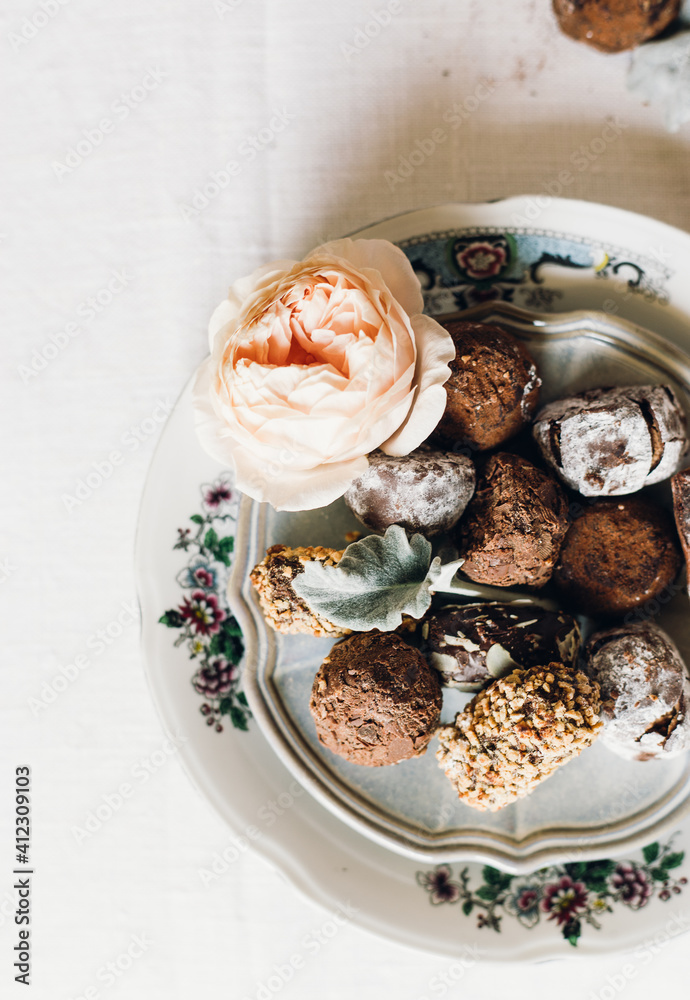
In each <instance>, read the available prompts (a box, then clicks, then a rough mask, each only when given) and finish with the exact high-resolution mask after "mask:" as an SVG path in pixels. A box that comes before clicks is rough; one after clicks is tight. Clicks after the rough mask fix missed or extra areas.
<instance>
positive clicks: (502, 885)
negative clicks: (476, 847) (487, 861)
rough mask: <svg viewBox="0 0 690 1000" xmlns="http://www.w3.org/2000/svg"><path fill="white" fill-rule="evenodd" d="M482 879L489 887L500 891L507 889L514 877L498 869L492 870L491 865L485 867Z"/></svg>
mask: <svg viewBox="0 0 690 1000" xmlns="http://www.w3.org/2000/svg"><path fill="white" fill-rule="evenodd" d="M482 878H483V879H484V881H485V882H486V883H487V884H488V885H494V886H496V887H497V888H498V889H501V890H503V889H507V888H508V887H509V885H510V883H511V881H512V879H513V876H512V875H508V874H507V873H506V872H502V871H499V870H498V868H492V867H491V866H490V865H484V867H483V868H482Z"/></svg>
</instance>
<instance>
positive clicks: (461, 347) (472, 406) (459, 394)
mask: <svg viewBox="0 0 690 1000" xmlns="http://www.w3.org/2000/svg"><path fill="white" fill-rule="evenodd" d="M443 325H444V326H445V328H446V330H448V332H449V333H450V335H451V337H452V338H453V341H454V343H455V359H454V360H453V361H451V362H450V370H451V376H450V378H449V379H448V381H447V382H446V384H445V389H446V394H447V403H446V409H445V412H444V414H443V416H442V417H441V421H440V423H439V425H438V427H437V428H436V430H435V432H434V438H435V439H438V440H441V441H444V442H446V443H448V444H451V445H457V444H465V445H468V446H469V447H470V448H474V449H478V450H480V451H481V450H484V449H486V448H495V447H496V446H497V445H499V444H503V442H504V441H507V440H508V438H511V437H513V435H515V434H517V433H518V431H520V430H522V428H523V427H524V426H525V424H528V423H529V421H530V419H531V416H532V413H533V412H534V410H535V408H536V405H537V401H538V399H539V386H540V385H541V379H540V378H539V375H538V374H537V367H536V365H535V363H534V361H533V360H532V357H531V356H530V354H529V352H528V350H527V348H526V347H525V346H524V344H522V343H521V342H520V341H519V340H517V339H516V338H515V337H513V336H512V335H511V334H509V333H506V331H505V330H502V329H501V328H500V327H499V326H492V325H490V324H487V323H469V322H466V321H463V320H447V321H446V322H444V323H443Z"/></svg>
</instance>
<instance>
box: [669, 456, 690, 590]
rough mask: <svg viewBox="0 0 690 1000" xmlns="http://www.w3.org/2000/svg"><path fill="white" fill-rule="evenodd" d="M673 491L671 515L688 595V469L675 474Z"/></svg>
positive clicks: (689, 529)
mask: <svg viewBox="0 0 690 1000" xmlns="http://www.w3.org/2000/svg"><path fill="white" fill-rule="evenodd" d="M671 487H672V489H673V513H674V515H675V518H676V527H677V528H678V535H679V536H680V544H681V545H682V546H683V554H684V555H685V564H686V566H687V585H688V593H689V594H690V469H683V471H682V472H677V473H676V474H675V476H674V477H673V479H672V480H671Z"/></svg>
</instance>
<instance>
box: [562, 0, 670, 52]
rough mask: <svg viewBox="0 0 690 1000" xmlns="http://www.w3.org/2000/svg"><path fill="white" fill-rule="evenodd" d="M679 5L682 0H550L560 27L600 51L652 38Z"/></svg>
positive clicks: (639, 42) (577, 39)
mask: <svg viewBox="0 0 690 1000" xmlns="http://www.w3.org/2000/svg"><path fill="white" fill-rule="evenodd" d="M680 6H681V0H553V9H554V11H555V14H556V17H557V18H558V23H559V24H560V26H561V30H562V31H563V32H564V33H565V34H566V35H570V37H571V38H574V39H575V40H576V41H578V42H587V44H588V45H593V46H594V47H595V48H597V49H600V50H601V51H602V52H623V51H624V50H625V49H632V48H635V46H637V45H641V44H642V42H646V41H647V40H648V39H650V38H654V37H655V36H656V35H658V34H659V33H660V32H661V31H663V30H664V28H666V27H667V26H668V25H669V24H670V23H671V21H673V19H674V18H676V17H677V16H678V13H679V11H680Z"/></svg>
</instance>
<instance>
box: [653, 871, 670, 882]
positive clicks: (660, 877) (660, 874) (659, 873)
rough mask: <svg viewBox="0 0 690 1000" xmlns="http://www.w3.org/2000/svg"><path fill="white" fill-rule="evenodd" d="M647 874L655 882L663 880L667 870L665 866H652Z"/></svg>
mask: <svg viewBox="0 0 690 1000" xmlns="http://www.w3.org/2000/svg"><path fill="white" fill-rule="evenodd" d="M649 874H650V875H651V876H652V878H653V879H654V881H655V882H665V881H666V879H667V878H668V872H667V870H666V869H665V868H652V869H650V872H649Z"/></svg>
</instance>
